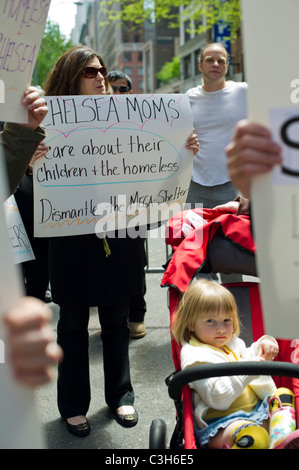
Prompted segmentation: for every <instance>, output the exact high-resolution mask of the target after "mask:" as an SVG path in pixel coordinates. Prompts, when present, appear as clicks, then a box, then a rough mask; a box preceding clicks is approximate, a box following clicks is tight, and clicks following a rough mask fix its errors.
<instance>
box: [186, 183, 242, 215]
mask: <svg viewBox="0 0 299 470" xmlns="http://www.w3.org/2000/svg"><path fill="white" fill-rule="evenodd" d="M237 196H238V193H237V190H236V188H235V187H234V186H233V185H232V184H231V182H230V181H229V182H227V183H224V184H219V185H217V186H202V185H201V184H199V183H195V182H194V181H192V180H191V182H190V187H189V192H188V196H187V200H186V202H187V203H189V204H191V207H190V208H191V209H194V208H195V207H196V206H195V204H202V205H203V206H202V207H203V208H206V209H213V207H215V206H218V205H219V204H224V203H226V202H229V201H233V200H234V199H235V198H236V197H237Z"/></svg>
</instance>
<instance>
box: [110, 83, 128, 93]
mask: <svg viewBox="0 0 299 470" xmlns="http://www.w3.org/2000/svg"><path fill="white" fill-rule="evenodd" d="M111 87H112V90H113V91H114V92H115V91H117V90H119V92H120V93H128V91H130V90H131V88H130V87H128V86H115V85H111Z"/></svg>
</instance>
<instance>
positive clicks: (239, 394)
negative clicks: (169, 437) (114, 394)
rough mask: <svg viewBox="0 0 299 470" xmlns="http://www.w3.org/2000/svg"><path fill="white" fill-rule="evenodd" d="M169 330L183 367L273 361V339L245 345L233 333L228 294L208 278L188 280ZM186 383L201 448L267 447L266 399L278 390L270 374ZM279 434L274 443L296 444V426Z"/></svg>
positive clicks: (232, 303) (235, 317)
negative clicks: (191, 398)
mask: <svg viewBox="0 0 299 470" xmlns="http://www.w3.org/2000/svg"><path fill="white" fill-rule="evenodd" d="M172 333H173V336H174V338H175V340H176V341H177V342H178V343H180V344H181V345H182V349H181V367H182V369H185V368H187V367H190V366H193V365H197V364H201V363H204V364H209V363H223V362H234V361H264V360H273V359H274V357H275V356H276V355H277V354H278V344H277V342H276V340H275V338H273V337H271V336H268V335H264V336H263V337H261V338H260V339H259V340H258V341H257V342H255V343H253V344H252V345H251V347H249V348H246V346H245V343H244V342H243V340H241V339H240V338H239V337H238V334H239V319H238V313H237V306H236V302H235V299H234V297H233V295H232V294H231V292H229V291H228V290H227V289H226V288H225V287H224V286H222V285H221V284H218V283H216V282H212V281H208V280H197V281H193V283H192V284H191V285H190V287H189V288H188V289H187V291H186V293H185V294H184V296H183V298H182V300H181V302H180V305H179V307H178V309H177V312H176V314H175V320H174V325H173V328H172ZM190 387H191V388H192V389H193V390H194V392H195V393H194V418H195V423H196V428H197V430H196V432H195V434H196V439H197V441H198V442H199V445H200V447H203V446H207V447H209V448H218V449H219V448H220V449H223V448H232V449H241V448H252V449H268V448H269V446H270V437H269V433H268V414H269V406H268V400H269V398H271V396H276V395H279V392H277V391H276V387H275V383H274V381H273V379H272V378H271V377H269V376H251V375H235V376H230V377H226V376H224V377H221V378H218V377H210V378H206V379H201V380H196V381H193V382H192V383H191V384H190ZM290 393H291V392H290ZM282 433H285V436H282ZM280 439H281V441H282V442H281V443H280V444H279V448H299V431H294V432H292V431H290V430H289V428H287V429H282V430H281V432H280Z"/></svg>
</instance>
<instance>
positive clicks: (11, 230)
mask: <svg viewBox="0 0 299 470" xmlns="http://www.w3.org/2000/svg"><path fill="white" fill-rule="evenodd" d="M4 211H5V218H6V224H7V230H8V237H9V240H10V244H11V248H12V255H13V259H14V263H15V264H19V263H24V262H26V261H31V260H34V259H35V256H34V253H33V250H32V246H31V243H30V240H29V238H28V235H27V231H26V228H25V226H24V222H23V220H22V217H21V214H20V211H19V208H18V205H17V202H16V200H15V197H14V196H10V198H8V199H7V200H6V201H5V203H4Z"/></svg>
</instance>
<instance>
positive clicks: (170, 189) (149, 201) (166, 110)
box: [33, 94, 193, 237]
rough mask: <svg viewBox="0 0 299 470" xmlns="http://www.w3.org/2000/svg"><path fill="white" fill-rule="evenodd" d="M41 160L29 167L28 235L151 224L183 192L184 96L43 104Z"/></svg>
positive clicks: (189, 158)
mask: <svg viewBox="0 0 299 470" xmlns="http://www.w3.org/2000/svg"><path fill="white" fill-rule="evenodd" d="M46 101H47V105H48V108H49V113H48V115H47V117H46V119H45V121H44V122H43V124H44V125H45V126H46V129H47V142H46V143H47V145H48V146H49V147H50V149H49V152H48V153H47V155H46V156H45V157H43V158H41V159H38V160H37V161H36V162H35V163H34V175H33V176H34V211H35V212H34V213H35V217H34V218H35V227H34V230H35V232H34V233H35V236H37V237H53V236H66V235H78V234H88V233H97V234H98V235H99V236H102V235H103V234H105V233H107V234H108V233H109V234H110V236H112V233H114V232H115V231H116V230H118V231H119V230H121V229H124V228H126V229H131V230H132V236H134V233H133V232H135V229H136V227H137V226H138V227H140V226H149V225H155V224H157V222H158V221H163V220H168V219H169V218H170V217H171V216H172V215H173V213H175V212H178V211H179V210H181V208H182V205H183V203H184V202H185V200H186V197H187V192H188V189H189V184H190V178H191V170H192V163H193V154H192V151H190V150H187V149H186V148H185V144H186V140H187V137H188V136H189V135H191V134H192V129H193V119H192V112H191V107H190V103H189V99H188V97H187V96H186V95H180V94H176V95H123V96H64V97H63V96H62V97H46Z"/></svg>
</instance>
